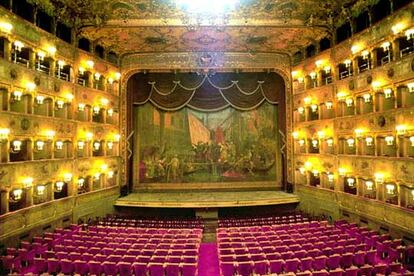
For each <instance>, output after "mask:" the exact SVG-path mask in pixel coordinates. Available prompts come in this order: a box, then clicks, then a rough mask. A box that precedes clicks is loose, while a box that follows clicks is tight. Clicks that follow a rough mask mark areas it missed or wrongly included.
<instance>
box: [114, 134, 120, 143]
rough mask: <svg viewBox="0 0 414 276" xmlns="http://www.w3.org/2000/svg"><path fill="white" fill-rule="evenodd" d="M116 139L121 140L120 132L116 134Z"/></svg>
mask: <svg viewBox="0 0 414 276" xmlns="http://www.w3.org/2000/svg"><path fill="white" fill-rule="evenodd" d="M114 139H115V141H116V142H119V141H120V140H121V135H120V134H115V135H114Z"/></svg>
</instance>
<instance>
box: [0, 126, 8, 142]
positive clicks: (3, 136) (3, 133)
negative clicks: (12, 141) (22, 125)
mask: <svg viewBox="0 0 414 276" xmlns="http://www.w3.org/2000/svg"><path fill="white" fill-rule="evenodd" d="M9 134H10V129H8V128H0V140H7V139H8V138H9Z"/></svg>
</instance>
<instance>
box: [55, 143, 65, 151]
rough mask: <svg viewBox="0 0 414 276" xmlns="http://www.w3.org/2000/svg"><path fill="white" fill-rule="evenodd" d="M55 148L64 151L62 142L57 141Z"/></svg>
mask: <svg viewBox="0 0 414 276" xmlns="http://www.w3.org/2000/svg"><path fill="white" fill-rule="evenodd" d="M55 146H56V150H62V149H63V142H62V141H56V143H55Z"/></svg>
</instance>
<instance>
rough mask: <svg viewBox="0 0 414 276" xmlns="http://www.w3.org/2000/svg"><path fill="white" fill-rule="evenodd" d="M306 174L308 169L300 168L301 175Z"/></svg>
mask: <svg viewBox="0 0 414 276" xmlns="http://www.w3.org/2000/svg"><path fill="white" fill-rule="evenodd" d="M305 172H306V169H305V168H304V167H300V168H299V173H300V174H302V175H304V174H305Z"/></svg>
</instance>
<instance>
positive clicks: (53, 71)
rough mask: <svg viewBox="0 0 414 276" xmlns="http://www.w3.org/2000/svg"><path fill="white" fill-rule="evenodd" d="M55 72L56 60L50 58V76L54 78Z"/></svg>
mask: <svg viewBox="0 0 414 276" xmlns="http://www.w3.org/2000/svg"><path fill="white" fill-rule="evenodd" d="M55 71H56V60H55V59H54V58H50V65H49V75H50V76H52V77H54V76H55Z"/></svg>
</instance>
